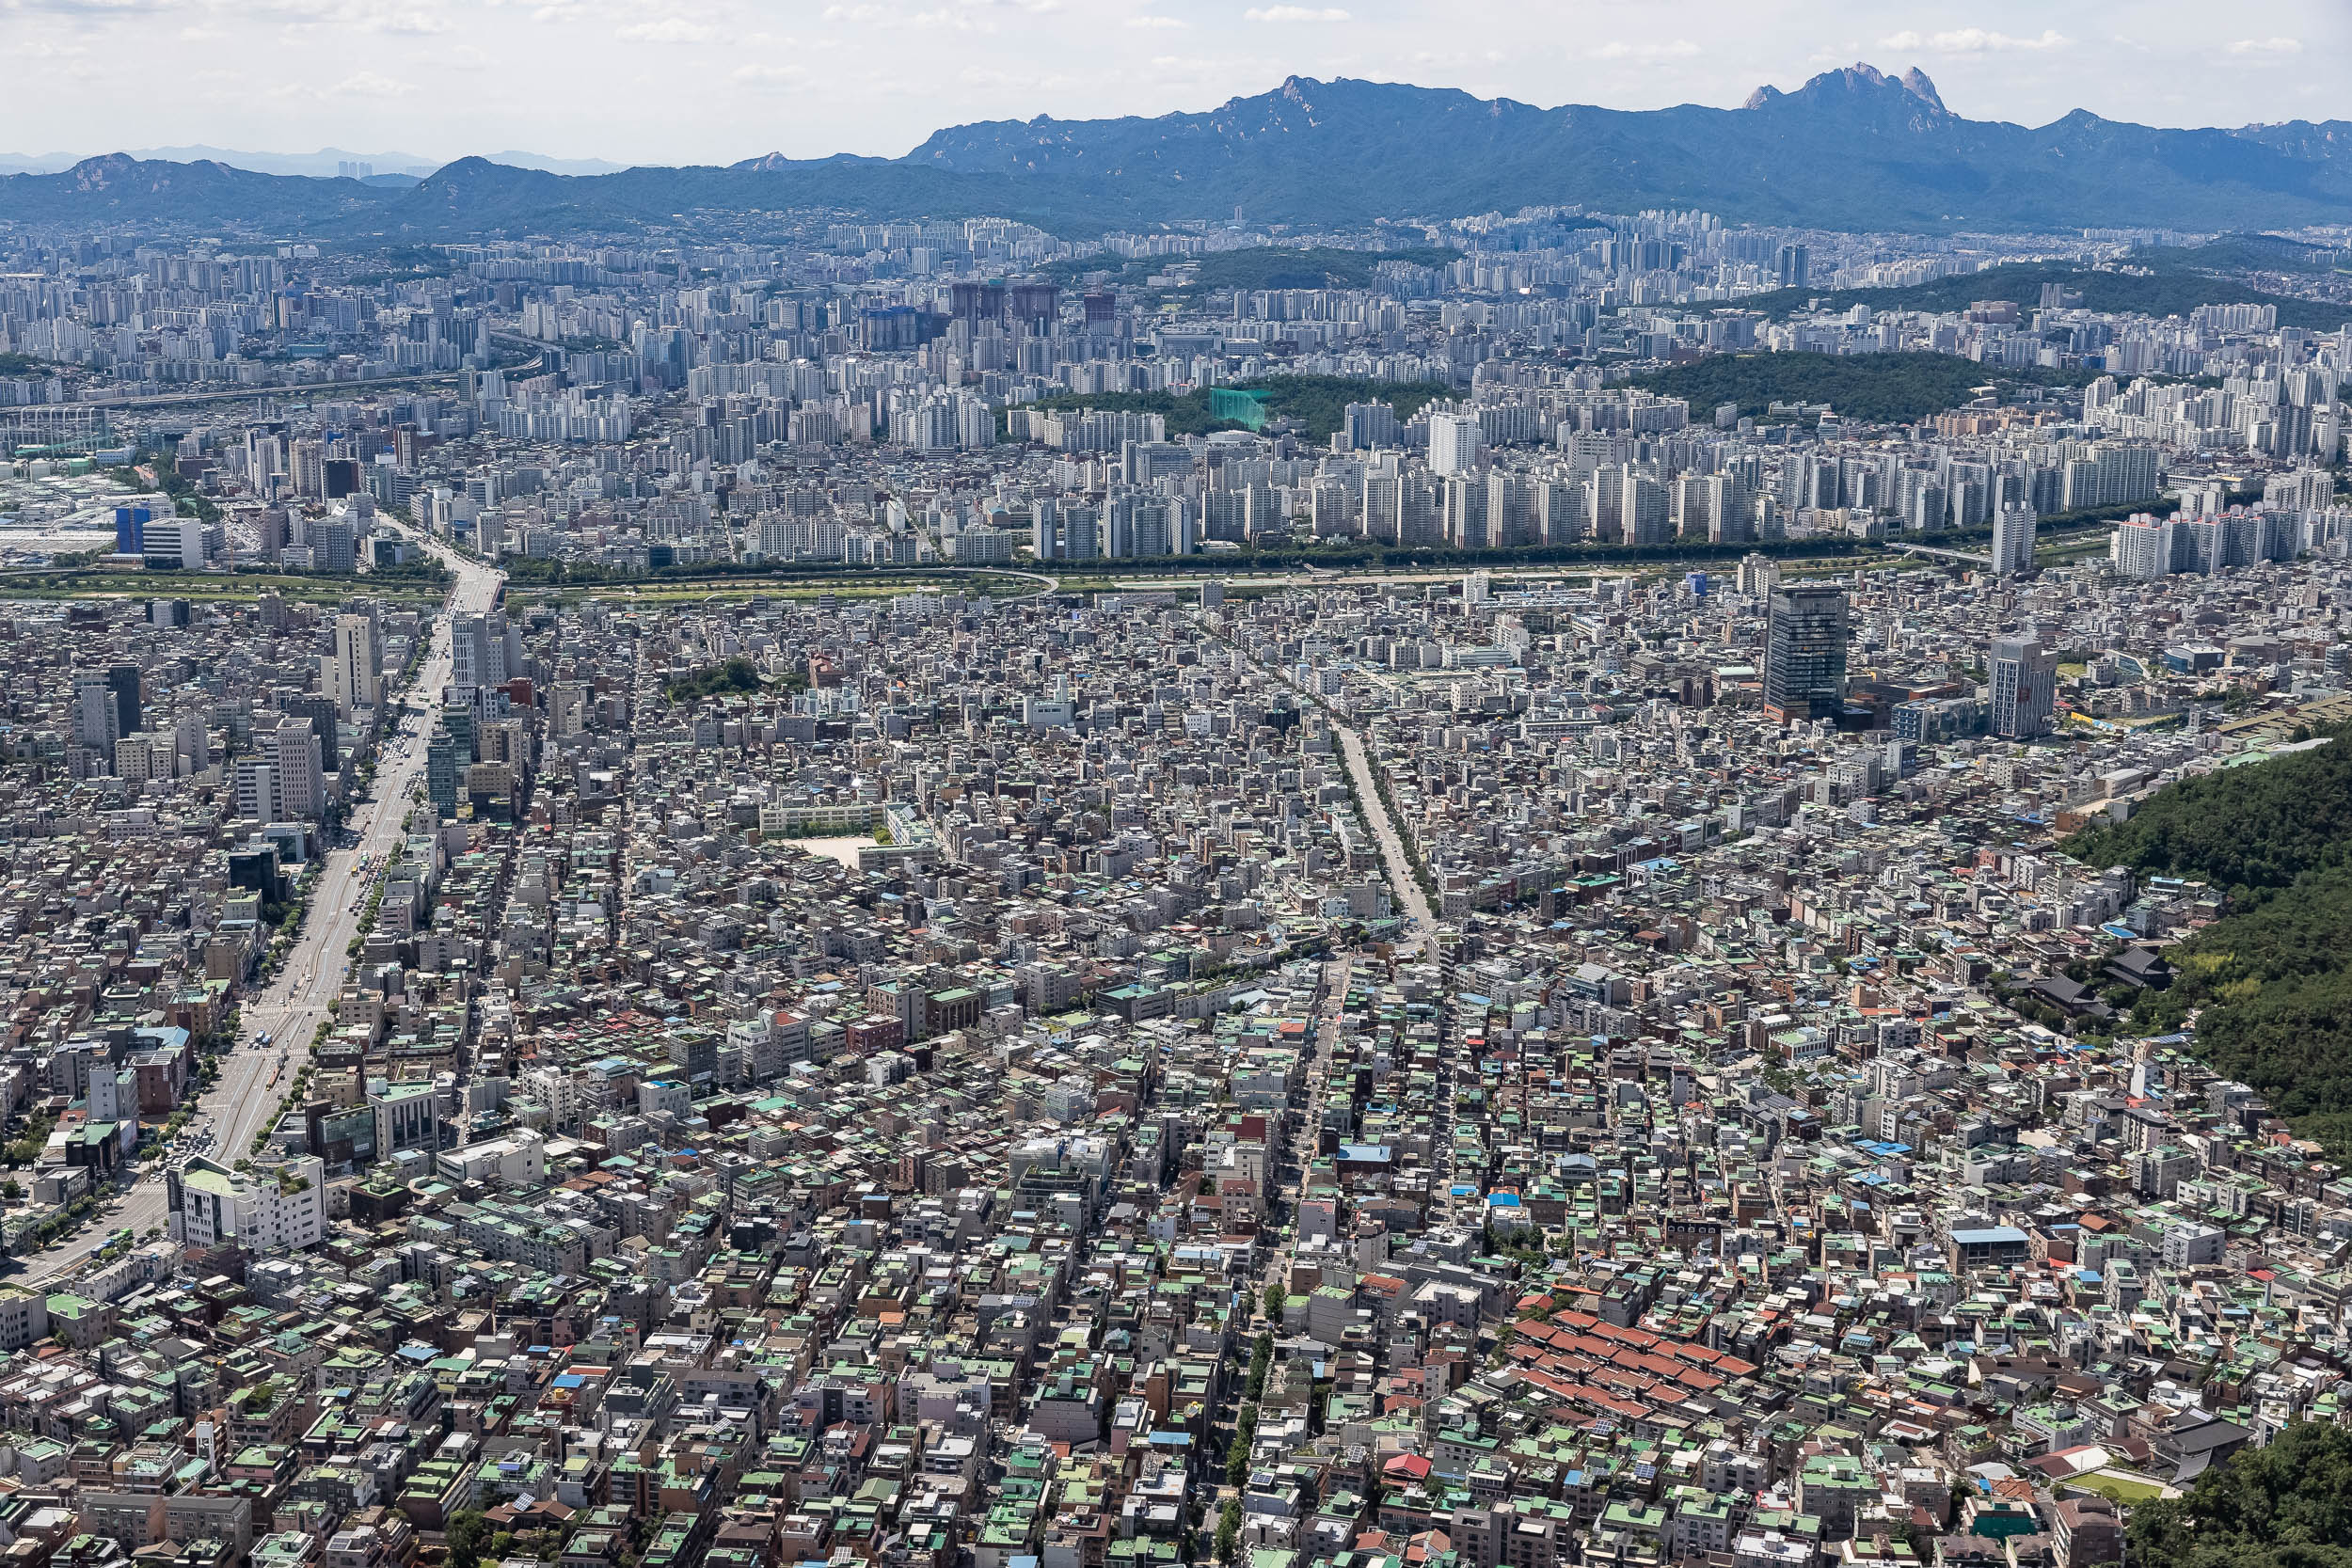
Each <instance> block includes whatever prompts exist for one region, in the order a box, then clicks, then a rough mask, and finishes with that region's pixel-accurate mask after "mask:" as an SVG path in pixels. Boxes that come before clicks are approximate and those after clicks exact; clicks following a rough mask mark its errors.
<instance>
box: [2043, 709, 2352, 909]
mask: <svg viewBox="0 0 2352 1568" xmlns="http://www.w3.org/2000/svg"><path fill="white" fill-rule="evenodd" d="M2322 734H2323V735H2326V736H2333V737H2334V738H2333V739H2332V740H2330V741H2329V743H2328V744H2327V745H2324V746H2318V747H2314V748H2313V749H2312V750H2310V751H2308V752H2293V753H2290V754H2288V755H2286V756H2281V757H2274V758H2272V759H2271V760H2269V761H2268V762H2264V763H2259V764H2256V765H2254V766H2251V767H2240V768H2221V769H2219V770H2217V771H2216V772H2212V773H2206V774H2201V775H2200V776H2199V777H2196V778H2193V779H2184V780H2182V781H2181V782H2180V783H2178V784H2171V785H2169V786H2168V787H2166V788H2164V789H2161V790H2159V791H2157V792H2156V794H2155V795H2154V796H2153V798H2151V799H2150V800H2147V801H2146V802H2145V803H2144V804H2142V805H2141V806H2140V808H2139V809H2138V810H2137V811H2136V812H2134V813H2133V814H2132V816H2131V819H2130V820H2129V821H2127V822H2121V823H2116V824H2113V825H2111V826H2101V827H2094V828H2086V829H2085V830H2083V831H2082V832H2078V833H2076V834H2074V836H2073V837H2072V838H2070V839H2068V840H2067V841H2066V843H2065V844H2064V845H2063V846H2062V847H2063V848H2064V849H2065V850H2066V852H2067V853H2068V854H2070V855H2073V856H2074V858H2075V859H2076V860H2079V861H2084V862H2087V863H2090V864H2091V865H2096V866H2109V865H2124V866H2129V867H2131V868H2132V869H2133V870H2134V871H2137V872H2141V873H2144V874H2152V875H2155V876H2165V877H2188V878H2193V879H2196V880H2198V881H2201V882H2211V883H2212V884H2214V885H2215V886H2216V887H2219V888H2224V889H2232V890H2237V891H2239V893H2240V895H2241V901H2243V898H2244V895H2246V894H2253V895H2261V894H2264V893H2267V892H2275V891H2276V890H2278V889H2280V888H2283V887H2285V886H2287V885H2288V884H2289V883H2291V882H2293V881H2294V880H2295V879H2296V878H2297V877H2300V876H2302V875H2303V874H2304V873H2305V872H2308V871H2314V870H2317V869H2319V868H2321V867H2324V866H2331V865H2342V864H2344V863H2345V862H2346V861H2347V860H2348V859H2352V743H2347V741H2348V740H2352V726H2346V727H2345V728H2344V729H2338V730H2334V731H2325V732H2322Z"/></svg>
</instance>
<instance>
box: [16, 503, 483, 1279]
mask: <svg viewBox="0 0 2352 1568" xmlns="http://www.w3.org/2000/svg"><path fill="white" fill-rule="evenodd" d="M425 547H426V548H427V549H429V550H431V551H432V552H433V554H434V555H435V556H436V557H437V558H438V559H439V560H440V561H441V562H442V563H443V564H444V565H446V566H448V567H449V568H450V569H451V570H452V571H453V572H455V573H456V575H457V581H456V585H455V586H454V587H453V589H452V590H451V592H450V597H449V609H450V610H451V612H452V613H454V614H468V615H476V614H480V613H481V612H482V611H484V610H488V609H489V608H490V607H491V605H492V604H493V602H494V601H495V600H496V598H497V596H498V588H499V582H500V578H501V574H500V573H499V572H498V571H497V570H496V569H495V568H493V567H490V566H486V565H484V564H483V563H481V562H476V561H469V560H467V559H466V558H464V557H462V556H459V555H457V554H455V553H453V552H452V551H449V550H447V549H444V548H442V547H441V546H437V545H435V544H432V543H431V542H426V545H425ZM432 638H433V640H432V643H431V646H430V648H429V650H428V651H427V653H426V655H425V659H424V664H423V666H422V668H421V670H420V671H419V673H418V675H417V684H416V689H417V690H418V691H420V692H423V693H426V694H428V695H437V694H438V693H439V692H440V690H441V689H442V688H443V687H445V686H447V685H448V684H449V680H450V657H451V655H450V628H449V619H448V617H447V616H444V617H442V618H441V619H440V620H438V621H436V622H435V623H434V626H433V633H432ZM424 760H425V758H424V738H423V736H421V735H419V734H410V733H408V731H407V730H405V728H400V729H395V730H394V731H392V732H391V733H390V734H389V736H387V737H386V738H385V740H384V742H383V752H382V755H381V757H380V759H379V760H378V762H377V764H376V771H375V782H374V784H373V788H372V790H371V792H370V795H369V798H368V800H366V801H365V802H364V803H362V804H361V805H360V806H359V807H358V810H357V811H355V812H354V813H353V815H352V816H351V818H350V820H349V822H348V824H347V826H346V832H345V835H344V839H345V842H344V844H343V845H342V847H337V848H334V849H330V850H328V851H327V853H326V864H325V865H324V866H323V867H321V868H318V869H317V870H315V871H314V872H313V874H312V875H313V877H314V880H313V882H312V884H311V892H310V913H309V915H308V917H307V918H306V919H305V920H304V922H303V927H302V931H301V934H300V936H299V937H298V938H297V940H296V941H295V942H294V946H293V947H292V948H291V949H289V950H288V952H287V954H286V958H285V961H284V962H283V963H282V964H281V965H280V966H279V967H278V973H277V974H276V975H275V976H273V977H272V978H271V980H270V982H269V984H268V985H266V986H264V987H263V988H262V990H260V991H259V992H256V993H253V994H250V995H247V996H246V998H245V999H244V1000H243V1002H242V1004H241V1005H240V1006H239V1008H238V1022H239V1033H238V1038H237V1044H236V1047H235V1049H233V1050H232V1051H230V1053H228V1055H226V1056H225V1057H223V1058H222V1060H221V1070H220V1077H219V1078H218V1080H217V1081H216V1082H215V1084H214V1085H213V1087H212V1089H211V1090H210V1091H209V1092H207V1093H206V1094H205V1096H204V1097H203V1100H202V1101H201V1102H200V1103H199V1106H198V1109H197V1116H196V1119H195V1120H194V1121H193V1122H192V1123H191V1124H190V1126H189V1128H188V1132H187V1133H184V1134H183V1138H186V1137H189V1136H193V1135H194V1134H197V1133H201V1132H210V1133H212V1135H213V1141H212V1144H211V1146H210V1148H209V1149H208V1150H207V1151H206V1152H208V1153H210V1154H212V1155H214V1156H215V1157H217V1158H219V1159H221V1160H224V1161H235V1160H238V1159H242V1158H243V1157H244V1156H245V1153H246V1146H247V1145H249V1144H250V1143H251V1142H252V1139H253V1135H254V1134H255V1133H256V1132H260V1131H262V1129H263V1128H264V1127H266V1126H267V1125H268V1124H269V1121H270V1117H271V1116H272V1114H273V1113H274V1112H275V1111H276V1110H277V1108H278V1098H279V1097H280V1096H281V1095H283V1094H284V1093H285V1092H286V1085H287V1084H288V1082H290V1081H291V1080H292V1079H293V1077H294V1073H295V1072H296V1071H298V1070H299V1069H301V1067H302V1064H303V1063H304V1061H305V1060H306V1059H307V1057H308V1053H309V1050H310V1037H311V1035H312V1034H314V1033H315V1032H316V1031H317V1029H318V1026H319V1024H320V1023H321V1022H323V1021H324V1020H325V1019H326V1017H327V1008H328V1005H329V1004H331V1003H332V1002H333V1001H334V1000H335V997H336V995H337V993H338V992H340V991H341V990H342V983H343V974H344V972H345V971H346V970H347V969H348V968H349V966H350V958H349V957H348V955H347V954H346V952H345V949H346V948H348V947H349V946H350V944H351V940H352V938H353V937H355V936H357V935H358V931H359V921H360V919H361V916H362V914H363V913H364V911H365V910H366V907H367V897H368V892H369V888H370V885H371V879H372V878H373V877H374V876H376V875H378V874H380V873H381V871H382V869H383V866H384V863H385V861H386V859H387V858H388V856H389V853H390V851H391V850H393V849H394V848H396V847H398V846H399V844H400V842H401V824H402V821H403V820H404V819H405V817H406V816H407V814H408V810H409V804H410V802H409V800H408V796H409V792H410V791H411V790H412V789H413V788H414V787H415V785H416V784H417V781H418V780H419V779H420V778H421V777H422V776H423V773H424ZM264 1037H266V1038H267V1040H268V1043H267V1044H266V1045H264V1044H263V1043H262V1040H263V1038H264ZM281 1058H282V1060H281ZM163 1223H164V1180H163V1175H162V1171H161V1167H160V1166H156V1167H152V1168H151V1169H150V1170H148V1171H147V1172H145V1173H143V1174H142V1175H141V1176H140V1178H139V1180H137V1182H136V1183H135V1185H133V1187H132V1188H131V1190H130V1192H129V1193H128V1194H127V1195H126V1196H122V1197H120V1198H119V1199H117V1200H116V1201H115V1202H114V1203H113V1204H111V1205H110V1206H109V1207H108V1208H107V1210H106V1212H105V1214H104V1217H103V1219H102V1221H101V1222H100V1223H99V1224H98V1225H96V1226H93V1227H88V1228H86V1229H85V1230H84V1231H83V1232H82V1233H81V1234H80V1235H79V1236H73V1237H69V1238H67V1239H66V1240H65V1241H64V1242H62V1243H59V1244H57V1245H56V1246H54V1247H52V1248H50V1249H49V1250H48V1251H46V1252H42V1253H38V1254H35V1255H34V1256H32V1257H29V1258H26V1259H24V1260H23V1264H22V1267H23V1270H24V1275H23V1277H25V1278H27V1279H30V1280H43V1279H50V1278H55V1277H56V1276H57V1275H64V1274H68V1273H70V1272H72V1270H73V1269H74V1268H75V1267H77V1266H78V1265H80V1264H81V1263H82V1262H83V1261H84V1260H85V1259H87V1258H88V1256H89V1254H90V1252H91V1250H92V1249H93V1248H95V1247H97V1246H99V1245H101V1244H103V1241H104V1238H105V1235H106V1233H107V1232H108V1231H111V1230H113V1229H116V1228H118V1227H129V1228H130V1229H131V1231H132V1233H133V1234H135V1235H143V1234H145V1233H146V1231H147V1230H148V1228H149V1227H152V1226H160V1225H162V1224H163Z"/></svg>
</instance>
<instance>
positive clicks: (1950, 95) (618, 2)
mask: <svg viewBox="0 0 2352 1568" xmlns="http://www.w3.org/2000/svg"><path fill="white" fill-rule="evenodd" d="M1856 60H1867V61H1869V62H1870V63H1872V64H1874V65H1877V66H1879V67H1881V68H1882V69H1883V70H1886V71H1900V70H1901V69H1902V68H1903V67H1905V66H1909V65H1917V66H1919V67H1920V68H1921V69H1923V70H1924V71H1927V73H1928V74H1929V75H1930V76H1931V77H1933V78H1934V80H1935V82H1936V84H1937V86H1938V87H1939V88H1940V89H1941V90H1942V92H1943V95H1944V99H1945V102H1946V103H1947V104H1949V105H1950V106H1951V108H1952V109H1953V110H1954V111H1955V112H1957V113H1960V114H1963V115H1967V116H1969V117H1971V118H1975V119H2010V120H2017V121H2021V122H2024V123H2027V124H2042V123H2044V122H2046V121H2048V120H2051V119H2056V118H2058V116H2060V115H2062V114H2064V113H2066V112H2067V111H2068V110H2070V109H2074V108H2077V107H2081V108H2088V109H2090V110H2092V111H2093V112H2095V113H2098V114H2101V115H2105V116H2107V117H2108V118H2110V119H2135V120H2140V121H2143V122H2148V123H2153V124H2160V125H2238V124H2244V123H2246V122H2248V121H2250V120H2279V119H2328V118H2330V117H2331V116H2332V117H2344V118H2352V77H2348V75H2347V70H2346V68H2347V66H2352V5H2347V4H2346V3H2345V0H2301V3H2296V0H2235V3H2233V4H2226V5H2217V4H2212V3H2210V0H2203V3H2195V4H2191V3H2186V0H2135V3H2127V4H2116V3H2114V0H2106V3H2102V4H2082V3H2074V0H2055V3H2053V0H2042V3H2040V4H2026V3H2012V0H1995V3H1979V4H1970V5H1946V6H1923V5H1915V4H1910V3H1908V0H1864V3H1851V0H1844V3H1830V4H1794V3H1790V0H1679V3H1677V4H1671V5H1669V4H1661V3H1658V0H1575V3H1565V4H1563V3H1553V4H1546V3H1544V0H1534V3H1519V4H1509V3H1502V0H1336V3H1334V4H1324V3H1321V0H1299V3H1287V0H792V3H788V4H775V3H768V4H755V3H748V0H0V62H5V65H4V66H0V70H5V71H6V74H7V78H8V98H9V100H10V103H11V106H12V109H13V111H14V112H12V113H11V114H10V115H9V116H8V119H7V121H6V128H5V129H0V151H14V152H22V153H28V154H32V153H42V152H48V151H52V150H68V151H74V152H97V151H106V150H114V149H117V148H123V147H145V146H169V145H183V144H189V143H207V144H210V145H213V146H215V147H230V148H238V149H245V150H271V151H309V150H313V149H315V148H318V147H321V146H327V145H332V146H336V147H342V148H346V149H352V150H360V151H376V150H402V151H406V152H413V153H416V154H419V155H421V156H422V157H425V158H428V159H433V160H436V161H438V160H443V159H448V158H453V157H456V156H460V155H462V154H464V153H467V152H478V151H495V150H502V149H509V148H513V149H521V150H531V151H535V152H540V153H545V154H550V155H554V156H559V157H602V158H610V159H612V160H615V161H617V162H623V163H689V162H698V163H723V162H731V161H733V160H735V159H738V158H743V157H749V156H752V155H755V154H757V153H762V152H767V151H771V150H782V151H784V152H787V153H788V154H790V155H792V156H795V157H807V156H817V155H822V154H826V153H832V152H862V153H877V154H883V155H891V156H895V155H897V154H898V153H901V152H904V151H906V150H908V149H909V148H911V147H913V146H914V144H915V143H917V142H918V141H920V140H921V139H922V138H923V137H924V136H925V135H928V134H929V133H930V131H932V130H934V129H936V128H938V127H940V126H943V125H952V124H956V123H960V122H962V121H966V120H973V119H1029V118H1031V117H1033V116H1036V115H1040V114H1052V115H1055V116H1057V117H1061V118H1069V119H1078V118H1091V117H1097V116H1105V115H1120V114H1143V115H1155V114H1165V113H1168V112H1169V111H1171V110H1179V109H1185V110H1192V109H1204V108H1209V107H1212V106H1214V105H1216V103H1221V102H1223V101H1224V100H1225V99H1227V98H1230V97H1233V96H1236V95H1245V94H1250V93H1257V92H1263V91H1264V90H1265V89H1267V88H1268V87H1272V86H1274V85H1275V84H1276V83H1278V82H1279V81H1280V80H1281V78H1282V77H1283V76H1284V75H1286V74H1289V73H1293V72H1295V73H1297V74H1300V75H1306V76H1317V77H1326V78H1327V77H1332V76H1343V75H1344V76H1358V77H1368V78H1372V79H1375V80H1385V81H1409V82H1417V83H1421V84H1423V85H1427V86H1442V87H1461V88H1464V89H1466V90H1469V91H1470V92H1474V93H1477V94H1479V95H1481V96H1486V97H1492V96H1504V97H1511V98H1517V99H1520V100H1523V101H1525V102H1528V103H1537V104H1542V105H1545V106H1549V105H1552V104H1557V103H1600V104H1607V105H1610V106H1613V107H1618V108H1654V107H1658V106H1660V105H1663V104H1668V103H1713V104H1719V105H1724V106H1730V105H1733V104H1737V103H1739V102H1740V100H1741V99H1743V98H1745V97H1746V96H1747V94H1748V93H1749V92H1750V91H1751V90H1752V89H1753V88H1754V87H1756V85H1757V84H1758V83H1761V82H1771V83H1772V84H1773V85H1775V86H1777V87H1783V88H1792V87H1796V86H1798V85H1799V84H1800V83H1801V82H1803V81H1804V78H1805V77H1806V76H1808V75H1810V74H1812V73H1813V72H1815V71H1821V70H1823V69H1826V68H1828V67H1831V66H1836V65H1844V64H1851V62H1853V61H1856Z"/></svg>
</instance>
